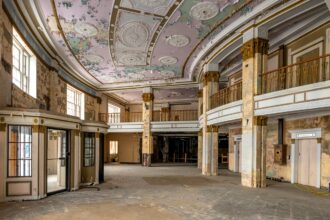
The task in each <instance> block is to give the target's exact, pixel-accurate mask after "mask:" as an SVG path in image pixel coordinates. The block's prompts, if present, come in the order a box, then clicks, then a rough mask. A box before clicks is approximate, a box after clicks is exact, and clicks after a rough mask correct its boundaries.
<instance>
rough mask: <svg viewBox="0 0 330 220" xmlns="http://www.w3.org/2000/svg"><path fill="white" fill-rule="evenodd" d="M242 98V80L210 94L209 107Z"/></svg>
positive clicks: (212, 107)
mask: <svg viewBox="0 0 330 220" xmlns="http://www.w3.org/2000/svg"><path fill="white" fill-rule="evenodd" d="M239 100H242V82H238V83H236V84H234V85H232V86H229V87H227V88H224V89H221V90H220V91H219V92H217V93H215V94H214V95H212V96H211V109H214V108H216V107H219V106H222V105H226V104H229V103H231V102H235V101H239Z"/></svg>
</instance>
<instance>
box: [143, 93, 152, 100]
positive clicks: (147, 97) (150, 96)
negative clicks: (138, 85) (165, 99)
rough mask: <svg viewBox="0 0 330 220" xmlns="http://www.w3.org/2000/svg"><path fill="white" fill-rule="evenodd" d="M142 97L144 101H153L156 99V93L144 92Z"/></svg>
mask: <svg viewBox="0 0 330 220" xmlns="http://www.w3.org/2000/svg"><path fill="white" fill-rule="evenodd" d="M142 99H143V101H144V102H151V101H153V100H154V94H153V93H143V94H142Z"/></svg>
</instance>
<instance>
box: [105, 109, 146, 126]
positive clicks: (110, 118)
mask: <svg viewBox="0 0 330 220" xmlns="http://www.w3.org/2000/svg"><path fill="white" fill-rule="evenodd" d="M99 118H100V121H103V122H105V123H107V124H114V123H120V122H141V121H142V112H129V113H107V114H106V113H100V114H99Z"/></svg>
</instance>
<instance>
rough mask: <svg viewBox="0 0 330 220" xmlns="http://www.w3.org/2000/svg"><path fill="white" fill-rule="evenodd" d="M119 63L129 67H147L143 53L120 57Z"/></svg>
mask: <svg viewBox="0 0 330 220" xmlns="http://www.w3.org/2000/svg"><path fill="white" fill-rule="evenodd" d="M118 62H119V63H121V64H123V65H127V66H136V65H145V62H146V61H145V55H143V54H142V53H129V52H128V53H125V54H121V55H119V56H118Z"/></svg>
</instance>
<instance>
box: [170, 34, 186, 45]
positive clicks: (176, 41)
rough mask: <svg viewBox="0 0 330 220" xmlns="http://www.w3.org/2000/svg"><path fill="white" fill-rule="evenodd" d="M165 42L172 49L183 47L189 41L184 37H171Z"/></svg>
mask: <svg viewBox="0 0 330 220" xmlns="http://www.w3.org/2000/svg"><path fill="white" fill-rule="evenodd" d="M166 42H167V43H168V44H169V45H172V46H174V47H184V46H186V45H187V44H189V42H190V40H189V38H188V37H186V36H184V35H176V34H174V35H171V36H169V37H167V39H166Z"/></svg>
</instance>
